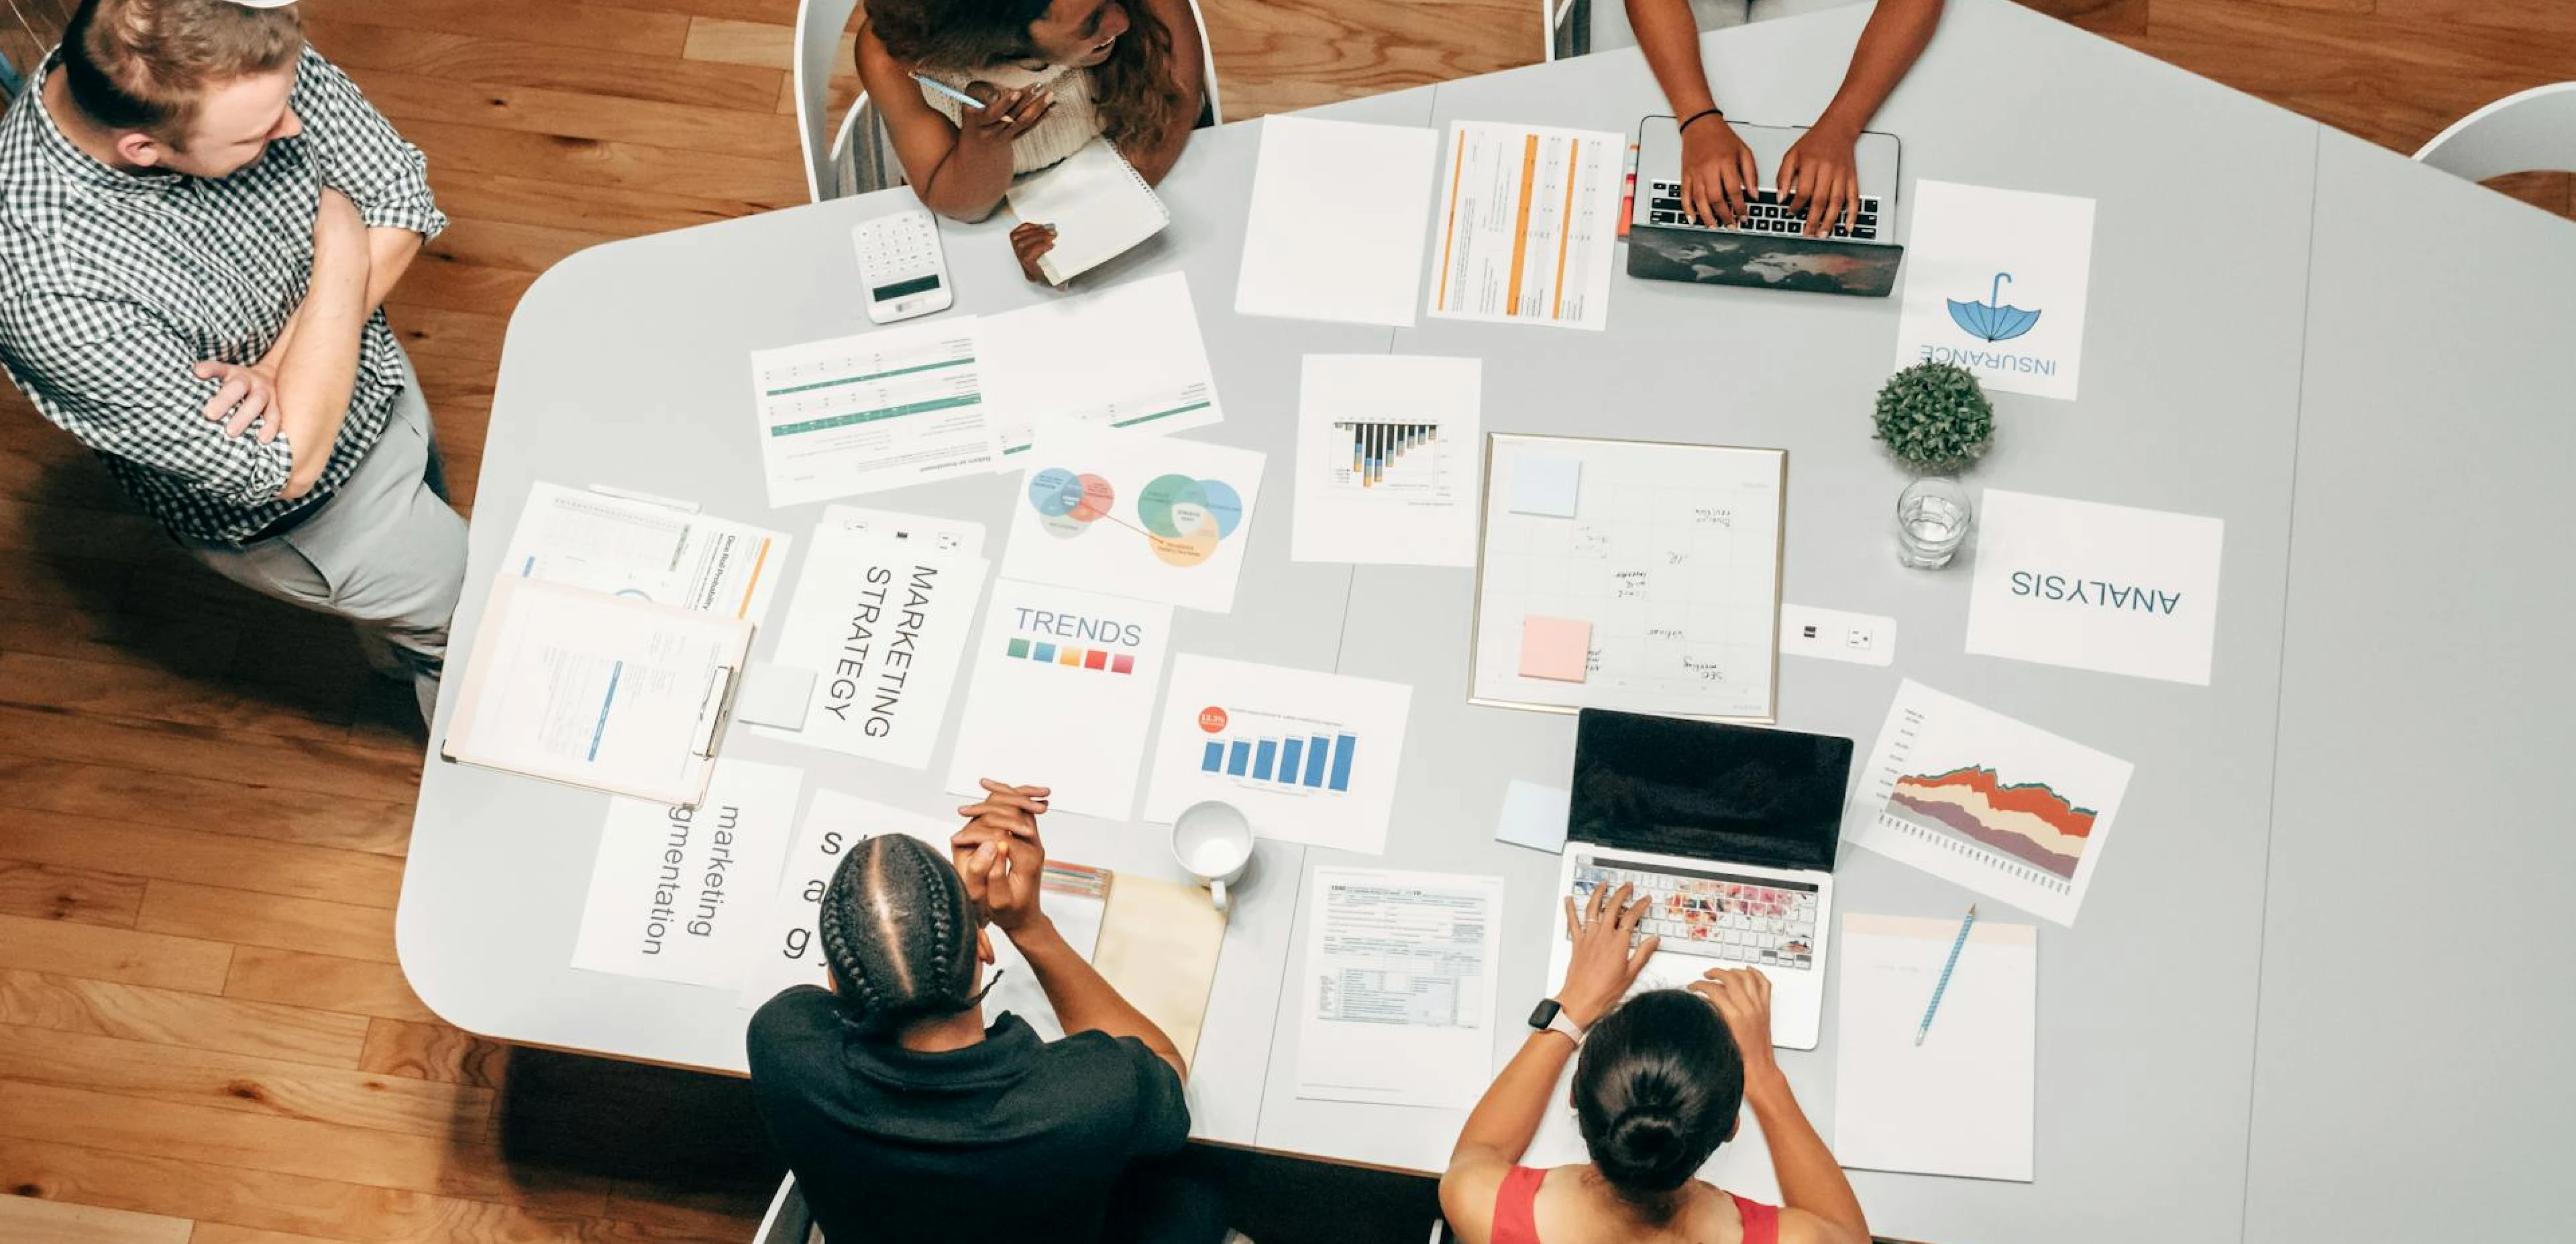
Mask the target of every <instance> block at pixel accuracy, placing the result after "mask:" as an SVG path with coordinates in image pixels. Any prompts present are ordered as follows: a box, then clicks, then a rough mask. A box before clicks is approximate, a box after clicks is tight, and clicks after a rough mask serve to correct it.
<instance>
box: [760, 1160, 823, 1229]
mask: <svg viewBox="0 0 2576 1244" xmlns="http://www.w3.org/2000/svg"><path fill="white" fill-rule="evenodd" d="M808 1237H811V1238H813V1239H814V1240H817V1241H819V1240H821V1239H822V1235H821V1233H819V1232H817V1231H816V1230H815V1229H814V1212H813V1211H812V1210H809V1209H807V1208H805V1194H804V1193H802V1192H799V1191H797V1190H796V1177H795V1176H794V1175H790V1176H788V1177H787V1178H786V1179H784V1180H782V1181H780V1183H779V1185H778V1195H777V1196H774V1197H771V1198H770V1200H769V1213H768V1214H766V1215H764V1216H763V1217H762V1218H761V1220H760V1233H759V1234H758V1235H755V1236H753V1237H751V1244H806V1240H807V1238H808Z"/></svg>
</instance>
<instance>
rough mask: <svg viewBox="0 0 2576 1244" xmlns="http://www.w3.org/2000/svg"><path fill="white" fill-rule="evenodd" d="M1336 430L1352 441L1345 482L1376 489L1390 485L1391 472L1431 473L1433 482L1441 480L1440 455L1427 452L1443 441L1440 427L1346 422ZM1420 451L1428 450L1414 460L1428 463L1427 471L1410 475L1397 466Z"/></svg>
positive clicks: (1424, 424) (1341, 422)
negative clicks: (1408, 456)
mask: <svg viewBox="0 0 2576 1244" xmlns="http://www.w3.org/2000/svg"><path fill="white" fill-rule="evenodd" d="M1333 429H1334V430H1335V431H1337V432H1340V433H1342V434H1344V435H1347V436H1349V437H1350V438H1351V464H1350V468H1349V470H1348V472H1347V473H1344V474H1343V476H1342V480H1341V482H1343V483H1346V484H1353V485H1357V486H1358V487H1361V488H1375V487H1378V486H1380V485H1383V484H1385V483H1386V482H1387V477H1388V474H1389V473H1390V472H1394V473H1396V474H1399V475H1404V474H1428V475H1430V476H1432V477H1433V479H1434V480H1436V479H1437V477H1438V470H1439V468H1438V465H1437V455H1436V454H1435V453H1431V452H1428V451H1430V450H1432V449H1433V448H1434V447H1435V446H1436V445H1437V444H1438V442H1439V440H1440V425H1439V424H1436V423H1371V422H1362V421H1357V420H1343V421H1339V422H1336V423H1334V424H1333ZM1417 450H1421V451H1426V452H1423V453H1419V454H1415V457H1417V458H1420V459H1424V460H1427V468H1426V469H1422V470H1415V471H1409V472H1408V471H1400V470H1397V464H1399V463H1401V462H1403V461H1404V460H1405V457H1406V455H1407V454H1413V453H1414V451H1417ZM1425 482H1429V481H1425Z"/></svg>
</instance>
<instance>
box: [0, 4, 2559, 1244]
mask: <svg viewBox="0 0 2576 1244" xmlns="http://www.w3.org/2000/svg"><path fill="white" fill-rule="evenodd" d="M45 2H47V3H49V2H50V0H45ZM1597 2H1605V3H1616V2H1617V0H1597ZM2029 2H2030V3H2031V4H2032V5H2033V7H2035V8H2038V9H2041V10H2042V11H2045V12H2048V13H2050V14H2052V15H2054V16H2057V17H2060V18H2063V19H2065V20H2068V21H2070V22H2073V23H2075V24H2077V25H2079V26H2082V27H2084V28H2086V29H2088V30H2092V31H2095V32H2097V33H2100V34H2102V35H2105V36H2107V37H2110V38H2114V39H2117V40H2119V41H2121V42H2123V43H2125V44H2127V45H2129V46H2131V47H2134V48H2136V49H2138V50H2140V51H2142V52H2145V53H2147V54H2150V55H2153V56H2156V57H2159V58H2162V59H2164V60H2167V61H2170V62H2172V63H2174V64H2177V65H2179V66H2182V67H2183V68H2186V69H2189V70H2191V71H2193V72H2196V73H2201V74H2205V75H2208V76H2210V77H2212V78H2215V79H2217V80H2219V81H2221V82H2224V83H2227V84H2228V85H2231V86H2234V87H2238V88H2240V89H2244V90H2247V91H2251V92H2253V93H2255V94H2257V95H2260V96H2262V97H2264V98H2267V99H2270V100H2272V101H2274V102H2276V103H2279V104H2282V105H2284V106H2286V107H2290V108H2293V109H2296V110H2298V111H2300V112H2303V113H2305V114H2307V115H2310V116H2313V117H2316V118H2318V119H2320V120H2322V121H2325V122H2326V123H2328V124H2331V125H2334V126H2337V127H2340V128H2343V129H2347V130H2350V131H2351V132H2353V133H2355V134H2358V135H2360V136H2362V137H2363V138H2365V139H2368V140H2370V141H2372V142H2376V143H2380V144H2383V145H2385V146H2388V147H2391V148H2393V149H2396V150H2399V151H2411V150H2412V149H2414V148H2415V147H2416V146H2418V145H2420V144H2421V143H2422V142H2423V141H2424V140H2425V139H2427V138H2429V137H2430V136H2431V135H2432V134H2433V133H2434V132H2436V131H2437V130H2439V129H2440V128H2441V127H2442V126H2444V125H2446V124H2448V123H2449V122H2450V121H2451V120H2453V119H2454V118H2456V117H2458V116H2460V115H2462V114H2463V113H2465V112H2467V111H2469V110H2470V109H2473V108H2475V107H2477V106H2479V105H2481V104H2483V103H2485V102H2487V101H2488V100H2491V99H2493V98H2496V97H2498V96H2501V95H2504V94H2507V93H2510V92H2512V91H2515V90H2519V89H2522V88H2524V87H2528V86H2533V85H2537V84H2539V83H2542V82H2547V81H2556V80H2564V79H2569V78H2576V6H2570V5H2568V4H2564V3H2560V2H2559V0H2029ZM37 7H39V8H41V7H42V4H39V5H38V6H37ZM54 7H56V8H60V7H62V6H60V5H55V6H54ZM1205 7H1206V11H1207V17H1208V22H1209V26H1210V31H1211V35H1210V43H1211V45H1212V47H1213V48H1214V51H1215V56H1216V59H1217V62H1218V68H1219V74H1220V78H1221V81H1222V84H1223V89H1224V95H1225V101H1226V105H1227V112H1228V115H1229V116H1230V117H1232V118H1234V119H1244V118H1249V117H1254V116H1259V115H1263V114H1265V113H1269V112H1274V111H1279V110H1282V109H1287V108H1296V107H1304V106H1308V105H1313V104H1320V103H1327V102H1331V101H1334V100H1340V99H1348V98H1353V97H1356V96H1361V95H1367V94H1372V93H1377V92H1382V91H1389V90H1396V89H1401V88H1405V87H1411V86H1416V85H1420V84H1423V83H1426V82H1435V81H1441V80H1445V79H1449V78H1454V77H1458V76H1461V75H1466V74H1473V73H1481V72H1485V71H1488V70H1494V69H1501V68H1507V67H1511V66H1515V65H1520V64H1526V63H1528V62H1530V61H1532V60H1534V59H1536V58H1537V55H1538V51H1539V30H1538V20H1537V13H1536V9H1537V6H1536V5H1534V4H1530V3H1528V2H1527V0H1413V2H1411V3H1402V4H1383V3H1364V2H1363V0H1205ZM302 8H303V10H304V12H305V16H306V23H307V28H308V30H309V32H310V34H311V37H312V39H313V41H314V43H315V45H316V46H317V47H319V48H321V49H322V50H323V51H324V53H325V54H327V55H329V56H331V57H332V58H333V59H334V60H335V61H337V62H338V63H339V64H340V65H341V66H343V67H344V68H346V69H347V70H348V71H349V72H350V74H351V75H352V76H353V77H354V78H355V79H356V80H357V81H358V83H359V84H360V86H361V87H363V88H364V89H365V90H366V91H367V92H368V93H369V94H370V95H371V97H372V98H373V99H374V100H375V101H376V103H377V104H378V106H379V107H381V108H382V109H383V110H384V111H385V112H386V113H387V115H388V116H390V117H391V118H392V119H393V120H394V122H395V124H396V125H397V126H398V127H399V128H401V129H402V130H403V132H404V133H405V134H406V135H408V136H409V137H410V138H411V139H412V140H413V141H414V142H416V143H418V144H419V145H420V146H421V147H422V149H423V150H424V151H425V152H427V154H428V157H429V162H430V176H431V180H432V182H433V184H434V185H435V186H436V188H437V190H438V193H439V200H440V203H441V205H442V206H443V207H444V208H445V210H446V211H447V212H448V214H449V215H450V217H451V218H452V219H453V221H454V224H453V226H452V227H451V228H450V229H449V230H448V232H447V233H446V234H445V235H444V236H442V237H440V238H438V239H437V240H436V241H434V242H433V243H432V244H431V245H430V246H429V247H428V248H426V250H425V251H424V252H423V254H422V256H421V258H420V260H419V261H418V262H416V263H415V264H414V265H413V267H412V270H411V273H410V274H409V276H408V277H406V279H405V280H404V281H403V283H402V285H401V286H400V288H398V289H397V290H396V291H395V293H394V296H393V299H392V304H391V306H390V307H389V309H388V315H389V316H390V318H391V319H392V321H393V324H394V327H395V329H396V331H397V332H399V333H400V334H401V336H402V340H403V342H404V344H405V347H406V348H407V349H408V350H409V351H410V353H411V354H412V356H413V358H414V360H415V362H416V363H417V365H418V367H419V370H420V373H421V377H422V384H423V387H424V389H425V390H426V391H427V393H428V395H429V397H430V399H431V402H432V404H433V406H434V408H435V411H436V414H437V422H438V433H439V440H440V443H441V445H442V446H443V447H444V449H445V451H446V453H447V457H448V463H449V468H450V475H451V478H452V480H453V482H454V485H455V491H456V493H457V496H458V498H459V500H460V503H461V504H462V505H463V506H464V507H465V508H467V509H469V510H470V508H471V502H472V498H473V489H474V476H475V474H476V471H477V468H478V467H479V465H480V459H481V446H482V443H483V439H484V429H485V424H486V421H487V419H488V415H489V411H490V409H491V403H492V396H493V385H494V380H495V373H496V371H497V368H498V366H499V361H500V357H501V345H502V341H503V338H504V336H505V334H506V332H507V330H508V326H509V319H510V316H511V314H512V313H513V311H514V310H515V309H516V307H517V306H518V302H519V299H520V297H521V296H522V295H524V294H525V293H526V292H527V289H528V287H529V285H530V284H531V283H533V282H534V281H535V280H536V279H537V277H538V276H539V275H540V274H541V273H543V272H545V271H546V270H547V269H548V268H550V267H552V266H553V265H554V264H556V263H558V262H561V261H562V260H563V259H564V258H565V257H566V256H569V255H571V254H573V253H574V252H577V251H580V250H582V249H585V248H588V247H591V246H596V245H599V244H602V243H605V242H609V241H613V240H615V239H618V238H622V237H629V236H633V235H636V234H641V233H648V232H656V231H661V230H667V229H678V228H685V227H688V226H691V225H696V224H703V223H707V222H711V221H718V220H726V219H731V218H734V217H738V216H742V215H746V214H749V213H752V212H756V211H763V210H769V209H772V208H778V207H786V206H791V205H793V204H795V203H797V202H799V201H801V199H802V198H803V176H802V173H801V172H800V171H799V162H798V159H797V145H796V144H797V138H796V127H795V122H794V118H793V114H794V111H795V98H794V94H793V90H792V82H791V75H790V74H789V73H788V72H787V67H788V65H789V64H790V60H791V57H790V48H789V38H790V35H789V28H790V26H791V24H792V22H793V20H794V16H795V11H796V6H795V3H794V0H574V2H571V3H550V4H542V5H503V4H501V3H498V2H497V0H406V3H403V4H400V5H387V4H383V3H381V2H380V0H304V3H303V5H302ZM11 50H12V51H15V50H16V49H15V48H14V47H13V48H12V49H11ZM839 55H840V59H839V60H838V61H837V62H836V63H837V64H838V65H839V66H840V67H841V69H842V73H841V74H840V76H838V77H836V78H835V80H834V81H833V83H832V84H831V101H832V107H833V108H834V109H835V110H836V111H837V110H838V109H839V108H842V107H846V104H847V101H848V100H849V99H851V98H852V97H853V96H854V95H855V93H856V91H857V83H856V81H855V79H854V78H853V77H851V76H850V75H849V74H848V72H847V44H846V40H845V41H844V45H843V48H842V51H841V52H840V54H839ZM2572 180H2576V179H2571V178H2569V177H2568V176H2566V175H2564V174H2543V175H2535V176H2527V177H2516V178H2509V179H2502V180H2500V181H2499V182H2498V183H2497V188H2498V189H2499V190H2501V191H2503V192H2505V193H2509V194H2512V195H2514V196H2515V197H2517V198H2521V199H2523V200H2524V201H2526V202H2529V203H2532V204H2533V205H2535V206H2537V207H2539V208H2541V209H2542V210H2546V211H2552V212H2557V213H2560V214H2571V215H2576V185H2571V181H2572ZM410 712H411V709H410V696H409V693H408V691H407V690H406V689H405V688H402V687H399V686H396V685H393V684H388V683H383V682H381V681H379V680H376V679H374V678H372V677H370V676H369V675H367V673H366V672H365V669H364V666H363V665H362V664H361V663H360V662H359V661H358V659H357V657H356V653H355V650H354V646H353V644H352V643H351V641H350V640H349V639H348V638H347V636H346V633H345V630H344V628H342V627H341V626H340V625H339V624H338V623H336V622H334V621H332V620H330V619H326V618H321V617H318V616H316V615H311V614H305V613H301V612H298V611H296V610H293V609H290V608H288V607H286V606H283V605H279V604H276V603H275V602H271V601H266V600H262V599H258V598H254V597H251V596H248V595H247V594H245V593H242V592H240V591H238V590H236V589H234V588H232V587H231V586H230V585H228V584H225V583H223V582H221V581H219V580H217V579H215V578H213V577H212V576H210V575H208V574H206V573H205V572H204V571H203V570H201V569H199V568H198V567H197V566H195V565H194V564H193V563H191V562H190V561H189V560H188V559H187V558H186V557H185V556H184V555H182V554H181V553H180V552H179V550H177V549H176V548H175V547H173V546H172V545H171V544H170V543H169V542H168V541H167V540H165V539H163V538H162V537H161V536H160V535H158V534H157V533H156V532H155V531H154V529H153V527H152V525H151V524H150V523H149V522H148V521H146V520H145V519H143V518H142V517H141V516H140V515H139V514H138V513H137V512H136V511H135V510H134V509H133V507H132V506H131V505H130V504H129V503H128V502H127V501H126V500H125V498H124V497H123V495H122V493H121V492H120V491H119V490H118V489H117V487H116V486H115V485H114V483H113V482H112V481H111V480H110V479H109V477H108V476H107V474H106V472H105V471H104V470H103V469H101V468H100V466H99V465H98V464H97V463H96V462H95V461H94V460H93V459H91V458H90V456H89V455H88V454H87V452H86V451H84V450H83V449H81V448H80V447H79V446H78V445H77V444H76V443H74V442H73V441H72V440H71V439H70V438H69V437H67V436H65V435H64V434H62V433H61V432H60V431H59V430H57V429H55V428H53V427H51V426H50V425H48V424H46V423H45V422H44V420H42V419H41V418H39V417H38V416H37V415H36V414H35V413H34V412H33V411H32V410H31V409H30V408H29V407H27V405H26V404H25V402H24V401H23V400H22V399H20V398H19V397H18V396H17V395H16V394H15V392H14V391H0V789H5V790H7V791H8V792H9V801H10V814H9V816H8V817H7V818H6V819H5V820H0V1238H5V1239H8V1240H11V1241H13V1242H14V1241H21V1240H24V1241H29V1242H30V1244H55V1242H56V1241H74V1240H77V1241H81V1242H83V1244H183V1242H184V1244H335V1242H336V1244H448V1242H451V1241H453V1242H458V1244H621V1242H635V1244H643V1242H659V1244H691V1242H695V1241H709V1242H718V1241H721V1242H724V1244H732V1242H734V1241H740V1240H743V1239H747V1238H748V1237H749V1233H750V1230H751V1227H752V1224H753V1223H754V1222H755V1221H756V1220H757V1218H758V1216H759V1213H760V1210H761V1208H762V1206H763V1205H764V1204H765V1202H766V1199H767V1193H768V1191H769V1189H770V1187H771V1185H772V1182H773V1173H772V1172H771V1171H770V1170H769V1169H768V1168H767V1167H766V1165H765V1162H766V1157H765V1154H764V1153H763V1151H762V1147H761V1141H760V1140H759V1138H758V1131H757V1127H756V1125H755V1124H754V1122H753V1121H752V1120H751V1119H750V1118H749V1115H748V1111H747V1109H745V1108H744V1107H743V1105H742V1104H741V1100H740V1094H739V1092H738V1091H735V1090H736V1089H738V1086H725V1085H712V1086H710V1085H708V1084H705V1083H703V1082H701V1081H700V1080H698V1079H696V1078H689V1077H676V1076H674V1075H672V1074H670V1073H662V1072H656V1071H652V1070H649V1069H640V1068H602V1067H599V1066H598V1065H597V1064H589V1063H585V1062H584V1061H583V1060H578V1059H569V1058H566V1057H564V1056H561V1055H552V1054H547V1053H544V1052H542V1051H530V1050H516V1051H514V1050H511V1049H508V1048H506V1047H504V1046H501V1045H498V1044H496V1043H494V1042H491V1041H488V1040H485V1039H483V1038H480V1037H477V1036H474V1035H471V1034H468V1033H465V1032H462V1031H459V1030H457V1029H455V1028H453V1027H450V1026H448V1025H447V1024H445V1023H443V1022H440V1021H439V1019H438V1018H437V1017H436V1016H435V1015H434V1014H433V1013H431V1012H430V1011H429V1009H428V1008H427V1007H426V1006H424V1005H422V1003H421V1002H420V1000H419V998H418V997H416V996H415V995H414V994H413V993H412V991H411V989H410V986H409V985H408V983H407V982H405V980H404V979H403V976H402V972H401V969H400V967H399V965H398V964H397V963H396V962H395V961H394V960H395V956H394V950H393V922H392V908H393V906H394V904H395V902H396V900H397V898H398V896H399V894H400V888H401V868H402V857H403V854H404V852H405V849H406V844H407V841H408V837H409V832H410V816H411V805H412V801H413V798H414V795H415V791H416V783H417V781H418V775H419V771H420V764H421V749H422V742H423V741H422V738H421V735H420V731H419V727H418V724H417V723H416V722H415V721H413V720H412V719H411V716H410ZM585 1068H589V1069H590V1070H589V1071H587V1072H586V1071H585ZM514 1088H515V1089H516V1090H518V1095H517V1096H516V1097H514V1096H513V1090H514ZM676 1101H685V1102H688V1103H691V1104H690V1105H689V1106H688V1107H687V1108H685V1109H683V1110H681V1111H679V1112H678V1113H679V1114H680V1115H681V1116H682V1117H686V1118H687V1120H688V1122H687V1123H686V1124H683V1125H674V1124H673V1123H671V1122H670V1118H671V1117H672V1110H671V1107H670V1105H669V1103H672V1102H676ZM548 1107H553V1108H555V1109H556V1112H557V1113H559V1114H569V1115H570V1116H572V1117H571V1118H570V1119H569V1120H567V1119H564V1118H556V1119H552V1120H547V1119H545V1118H544V1117H543V1116H544V1115H545V1114H546V1113H547V1108H548ZM585 1128H587V1129H588V1130H585ZM620 1139H623V1140H625V1141H627V1142H628V1143H625V1144H622V1145H621V1144H619V1143H617V1142H618V1141H619V1140H620ZM674 1153H678V1154H684V1155H685V1158H684V1159H675V1158H674V1157H673V1156H672V1155H673V1154H674ZM710 1154H713V1155H716V1156H718V1157H720V1158H729V1159H730V1160H716V1161H707V1160H704V1159H705V1158H707V1156H708V1155H710ZM1417 1216H1418V1215H1417ZM1261 1238H1262V1239H1263V1240H1264V1241H1265V1244H1278V1241H1280V1240H1289V1241H1292V1242H1293V1241H1294V1240H1296V1239H1298V1238H1300V1237H1299V1235H1298V1231H1297V1229H1296V1228H1295V1227H1283V1228H1281V1229H1279V1230H1276V1231H1272V1230H1265V1231H1263V1232H1262V1233H1261ZM1335 1238H1337V1237H1335ZM1961 1244H1972V1242H1961Z"/></svg>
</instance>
